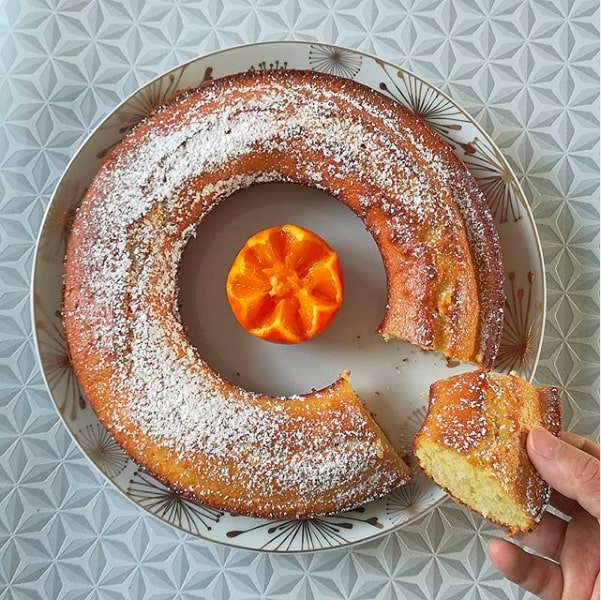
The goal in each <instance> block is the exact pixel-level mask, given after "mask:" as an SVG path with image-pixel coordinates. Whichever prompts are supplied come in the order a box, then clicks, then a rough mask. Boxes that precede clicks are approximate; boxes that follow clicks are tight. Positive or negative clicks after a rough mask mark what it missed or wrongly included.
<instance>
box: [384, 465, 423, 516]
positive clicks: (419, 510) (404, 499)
mask: <svg viewBox="0 0 601 600" xmlns="http://www.w3.org/2000/svg"><path fill="white" fill-rule="evenodd" d="M434 502H435V499H434V496H433V491H432V486H431V484H430V483H429V482H428V481H426V480H425V477H424V476H423V475H422V474H421V473H418V472H416V473H415V474H414V478H413V480H411V481H410V482H409V483H406V484H405V485H402V486H400V487H398V488H397V489H396V490H394V491H393V492H391V493H390V494H388V496H387V497H386V513H387V515H388V518H389V519H390V520H391V521H392V522H393V523H394V524H395V525H400V524H402V523H405V522H407V521H409V520H411V519H413V518H415V517H417V516H418V515H421V514H423V512H424V511H425V510H427V509H428V508H430V507H431V506H432V505H433V503H434Z"/></svg>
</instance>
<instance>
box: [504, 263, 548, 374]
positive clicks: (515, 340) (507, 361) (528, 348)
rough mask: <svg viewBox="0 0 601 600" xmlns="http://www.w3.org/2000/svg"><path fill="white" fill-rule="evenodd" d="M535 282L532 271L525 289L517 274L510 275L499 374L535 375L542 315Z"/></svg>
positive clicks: (529, 272) (528, 274)
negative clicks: (534, 294) (535, 296)
mask: <svg viewBox="0 0 601 600" xmlns="http://www.w3.org/2000/svg"><path fill="white" fill-rule="evenodd" d="M535 279H536V274H535V272H534V271H528V273H527V275H526V285H525V286H524V287H522V286H519V285H517V283H516V274H515V273H514V272H510V273H508V275H507V295H506V299H505V315H504V325H503V334H502V337H501V345H500V347H499V353H498V355H497V360H496V363H495V369H496V370H497V371H501V372H505V373H509V372H511V371H515V372H516V373H518V374H519V375H521V376H522V377H529V376H530V375H531V374H532V371H533V366H534V363H535V361H536V353H537V343H536V341H537V340H536V336H535V332H536V331H538V327H537V322H538V319H540V318H541V312H542V306H541V303H540V302H534V300H533V294H532V286H533V284H534V281H535Z"/></svg>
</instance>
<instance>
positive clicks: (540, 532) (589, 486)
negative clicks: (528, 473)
mask: <svg viewBox="0 0 601 600" xmlns="http://www.w3.org/2000/svg"><path fill="white" fill-rule="evenodd" d="M526 448H527V451H528V456H529V457H530V460H531V461H532V463H533V464H534V466H535V467H536V469H537V470H538V472H539V473H540V475H541V477H542V478H543V479H545V481H547V482H548V483H549V484H550V485H551V486H552V488H553V491H552V493H551V504H552V505H553V506H555V507H556V508H557V509H559V511H561V512H562V513H563V514H565V515H566V519H565V520H564V519H561V518H559V517H557V516H555V515H553V514H551V513H550V512H545V513H544V514H543V517H542V519H541V522H540V524H539V526H538V528H537V529H535V530H534V531H532V532H529V533H523V534H519V535H517V536H516V539H517V540H519V541H520V542H522V543H523V544H525V545H526V546H528V547H529V548H531V549H532V550H535V551H536V552H538V553H539V554H540V555H542V556H536V555H534V554H529V553H527V552H525V551H524V550H522V549H521V548H519V547H518V546H516V545H515V544H512V543H510V542H508V541H506V540H503V539H500V538H496V539H493V540H491V541H490V542H489V544H488V554H489V556H490V560H491V562H492V563H493V564H494V565H495V567H496V568H497V569H498V570H499V571H500V572H501V574H502V575H504V576H505V577H506V578H507V579H509V580H510V581H513V582H514V583H517V584H518V585H520V586H521V587H523V588H524V589H526V590H528V591H529V592H532V593H533V594H536V595H537V596H540V597H541V598H543V599H544V600H593V599H595V600H599V446H598V445H597V444H594V443H593V442H591V441H589V440H587V439H585V438H583V437H581V436H579V435H575V434H573V433H566V432H562V434H561V439H558V438H556V437H555V436H553V435H552V434H551V433H549V432H548V431H546V430H545V429H543V428H541V427H536V428H534V429H533V430H532V431H531V432H530V434H529V435H528V439H527V443H526ZM545 557H546V558H545Z"/></svg>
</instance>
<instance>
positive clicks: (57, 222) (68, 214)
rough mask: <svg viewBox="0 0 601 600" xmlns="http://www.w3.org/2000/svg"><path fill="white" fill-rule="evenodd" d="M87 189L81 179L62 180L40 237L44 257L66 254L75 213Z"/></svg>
mask: <svg viewBox="0 0 601 600" xmlns="http://www.w3.org/2000/svg"><path fill="white" fill-rule="evenodd" d="M86 189H87V188H86V187H84V185H83V184H82V183H81V182H79V181H75V180H72V179H64V180H63V181H61V183H60V185H59V187H58V188H57V190H56V192H55V198H54V201H53V202H52V204H51V205H50V209H49V211H48V215H47V216H46V219H45V221H44V230H43V234H42V237H41V239H40V250H41V253H42V255H43V256H44V257H46V258H53V257H56V256H60V257H62V256H63V255H64V253H65V248H66V247H67V240H68V239H69V234H70V233H71V227H72V226H73V221H74V220H75V213H76V211H77V207H78V206H79V203H80V202H81V199H82V198H83V196H84V194H85V192H86Z"/></svg>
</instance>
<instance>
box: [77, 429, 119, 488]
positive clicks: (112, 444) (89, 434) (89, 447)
mask: <svg viewBox="0 0 601 600" xmlns="http://www.w3.org/2000/svg"><path fill="white" fill-rule="evenodd" d="M75 438H76V439H77V441H78V442H79V444H80V446H81V447H82V448H83V450H84V452H85V453H86V454H87V455H88V456H89V457H90V458H91V459H92V461H93V462H94V464H95V465H96V466H97V467H98V468H99V469H100V470H101V471H102V472H103V473H104V474H105V475H106V476H107V477H108V478H109V479H113V478H114V477H116V476H117V475H119V473H121V472H122V471H123V469H125V467H126V465H127V462H128V460H129V458H128V457H127V455H126V454H125V453H124V452H123V450H122V449H121V446H119V444H117V442H116V441H115V440H114V438H113V437H112V436H111V435H110V433H109V432H108V431H107V430H106V429H105V428H104V427H102V425H100V424H99V423H94V424H91V425H86V427H84V428H83V429H79V430H78V431H77V432H76V433H75Z"/></svg>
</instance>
